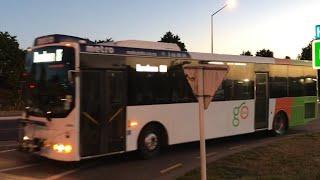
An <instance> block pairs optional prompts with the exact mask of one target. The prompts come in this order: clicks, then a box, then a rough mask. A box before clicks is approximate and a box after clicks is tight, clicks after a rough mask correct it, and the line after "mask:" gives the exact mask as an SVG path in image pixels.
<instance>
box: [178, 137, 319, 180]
mask: <svg viewBox="0 0 320 180" xmlns="http://www.w3.org/2000/svg"><path fill="white" fill-rule="evenodd" d="M207 174H208V179H320V133H314V134H304V135H301V136H296V137H293V138H290V139H284V140H280V141H277V142H275V143H272V144H268V145H267V146H264V147H257V148H254V149H251V150H247V151H243V152H240V153H236V154H234V155H231V156H229V157H226V158H223V159H220V160H217V161H215V162H213V163H211V164H208V166H207ZM178 179H179V180H191V179H192V180H193V179H196V180H198V179H200V174H199V169H197V170H193V171H191V172H188V173H187V174H185V175H184V176H183V177H180V178H178Z"/></svg>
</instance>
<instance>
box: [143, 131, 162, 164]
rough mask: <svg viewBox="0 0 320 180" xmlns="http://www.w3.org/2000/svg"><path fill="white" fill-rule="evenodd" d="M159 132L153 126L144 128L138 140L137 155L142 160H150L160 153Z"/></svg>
mask: <svg viewBox="0 0 320 180" xmlns="http://www.w3.org/2000/svg"><path fill="white" fill-rule="evenodd" d="M160 147H161V131H160V130H159V128H156V127H155V126H147V127H145V128H144V129H143V130H142V132H141V134H140V136H139V140H138V151H139V155H140V156H141V157H142V158H143V159H150V158H152V157H154V156H156V155H158V154H159V153H160Z"/></svg>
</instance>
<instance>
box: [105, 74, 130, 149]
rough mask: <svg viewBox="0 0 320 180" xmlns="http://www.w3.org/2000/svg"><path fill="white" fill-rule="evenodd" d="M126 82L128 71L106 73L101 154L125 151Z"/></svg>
mask: <svg viewBox="0 0 320 180" xmlns="http://www.w3.org/2000/svg"><path fill="white" fill-rule="evenodd" d="M126 81H127V74H126V71H111V70H110V71H106V72H105V88H104V94H105V101H104V107H105V114H104V117H105V118H104V120H103V123H102V126H101V153H112V152H119V151H124V150H125V143H126V142H125V137H126V99H127V83H126Z"/></svg>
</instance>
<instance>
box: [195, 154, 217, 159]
mask: <svg viewBox="0 0 320 180" xmlns="http://www.w3.org/2000/svg"><path fill="white" fill-rule="evenodd" d="M215 155H217V152H211V153H207V157H211V156H215ZM197 158H198V159H200V156H197Z"/></svg>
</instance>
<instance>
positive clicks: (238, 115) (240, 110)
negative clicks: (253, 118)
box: [232, 102, 249, 127]
mask: <svg viewBox="0 0 320 180" xmlns="http://www.w3.org/2000/svg"><path fill="white" fill-rule="evenodd" d="M248 116H249V108H248V106H247V105H246V103H245V102H243V103H242V104H240V106H236V107H234V108H233V119H232V125H233V126H234V127H238V126H239V125H240V120H245V119H247V118H248Z"/></svg>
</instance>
